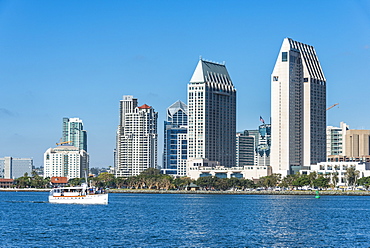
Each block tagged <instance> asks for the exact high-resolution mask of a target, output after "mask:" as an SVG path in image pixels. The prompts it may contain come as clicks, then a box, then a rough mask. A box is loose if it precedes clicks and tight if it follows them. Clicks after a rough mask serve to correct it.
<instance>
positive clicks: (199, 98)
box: [188, 59, 236, 167]
mask: <svg viewBox="0 0 370 248" xmlns="http://www.w3.org/2000/svg"><path fill="white" fill-rule="evenodd" d="M188 116H189V119H188V160H192V159H196V158H201V159H208V160H209V161H217V162H219V164H220V165H221V166H225V167H233V166H235V165H236V162H235V158H236V137H235V134H236V89H235V88H234V86H233V83H232V81H231V78H230V76H229V73H228V72H227V70H226V66H225V65H224V64H219V63H214V62H209V61H205V60H203V59H200V60H199V63H198V65H197V67H196V69H195V71H194V74H193V76H192V78H191V80H190V82H189V85H188Z"/></svg>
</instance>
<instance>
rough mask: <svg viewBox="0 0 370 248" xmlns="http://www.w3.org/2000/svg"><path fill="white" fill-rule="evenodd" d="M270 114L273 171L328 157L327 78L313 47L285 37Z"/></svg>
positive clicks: (274, 75)
mask: <svg viewBox="0 0 370 248" xmlns="http://www.w3.org/2000/svg"><path fill="white" fill-rule="evenodd" d="M271 115H272V119H271V135H272V137H271V143H272V144H271V166H272V169H273V173H281V174H282V175H283V176H285V175H287V174H293V173H295V172H296V171H298V170H299V169H301V168H302V166H309V165H311V164H316V163H318V162H323V161H325V160H326V79H325V77H324V74H323V72H322V69H321V66H320V63H319V59H318V57H317V55H316V52H315V49H314V47H313V46H309V45H306V44H303V43H300V42H297V41H294V40H292V39H290V38H286V39H284V41H283V45H282V46H281V49H280V52H279V55H278V59H277V61H276V64H275V67H274V70H273V72H272V75H271Z"/></svg>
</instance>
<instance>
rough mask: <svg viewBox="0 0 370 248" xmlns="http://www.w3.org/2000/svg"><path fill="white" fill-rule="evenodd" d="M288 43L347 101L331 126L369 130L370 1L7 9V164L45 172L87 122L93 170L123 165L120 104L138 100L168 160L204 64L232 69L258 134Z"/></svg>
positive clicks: (1, 74) (16, 4)
mask: <svg viewBox="0 0 370 248" xmlns="http://www.w3.org/2000/svg"><path fill="white" fill-rule="evenodd" d="M285 37H290V38H292V39H295V40H297V41H300V42H303V43H306V44H309V45H313V46H314V47H315V49H316V52H317V54H318V57H319V60H320V62H321V66H322V68H323V71H324V74H325V76H326V79H327V105H328V106H330V105H332V104H334V103H340V104H339V105H338V106H339V107H335V108H333V109H331V110H329V111H328V118H327V120H328V125H334V126H338V125H339V122H340V121H344V122H346V123H348V124H349V125H350V128H352V129H370V115H369V110H368V109H369V105H370V104H369V102H368V97H369V96H368V95H369V92H370V75H369V74H370V2H369V1H356V0H354V1H347V0H342V1H341V0H335V1H334V0H333V1H312V0H311V1H274V0H271V1H247V0H241V1H234V0H230V1H218V0H203V1H196V0H186V1H185V0H183V1H181V0H179V1H152V0H148V1H140V0H139V1H118V0H117V1H38V0H35V1H28V0H22V1H18V0H10V1H0V85H1V86H0V87H1V88H0V93H1V96H0V127H1V128H0V157H4V156H12V157H33V158H34V164H35V166H37V167H39V166H40V165H42V163H43V154H44V152H45V151H46V150H47V149H48V148H49V147H55V143H56V142H58V141H59V139H60V137H61V135H62V118H63V117H79V118H81V119H82V120H83V122H84V126H85V129H86V130H87V131H88V150H89V151H88V152H89V153H90V159H91V162H90V167H107V166H110V165H113V149H114V148H115V134H116V128H117V125H118V111H119V110H118V108H119V100H120V99H122V96H123V95H134V96H135V97H137V98H138V99H139V104H144V103H146V104H148V105H151V106H153V107H154V108H155V110H156V111H158V112H159V117H158V124H159V125H158V130H159V150H158V157H159V158H161V154H162V144H163V130H162V129H163V121H164V119H165V111H166V108H167V107H168V106H170V105H171V104H172V103H174V102H175V101H177V100H182V101H184V102H185V103H186V93H187V84H188V82H189V80H190V78H191V75H192V73H193V71H194V69H195V67H196V65H197V62H198V60H199V56H202V57H203V58H204V59H207V60H211V61H216V62H223V61H225V62H226V67H227V69H228V71H229V74H230V76H231V79H232V80H233V83H234V85H235V87H236V89H237V108H238V109H237V130H238V131H241V130H244V129H255V128H256V127H257V126H258V125H259V124H260V122H259V116H262V117H263V118H264V119H265V120H269V117H270V74H271V72H272V69H273V66H274V64H275V60H276V57H277V54H278V52H279V49H280V46H281V43H282V41H283V39H284V38H285ZM160 161H161V159H160Z"/></svg>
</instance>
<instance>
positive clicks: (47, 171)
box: [44, 145, 89, 179]
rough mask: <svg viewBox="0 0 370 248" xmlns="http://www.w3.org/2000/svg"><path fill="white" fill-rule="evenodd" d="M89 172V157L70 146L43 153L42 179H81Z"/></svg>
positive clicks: (84, 152)
mask: <svg viewBox="0 0 370 248" xmlns="http://www.w3.org/2000/svg"><path fill="white" fill-rule="evenodd" d="M88 172H89V155H88V154H87V153H86V151H85V150H80V149H79V148H77V147H74V146H71V145H62V146H58V147H56V148H49V149H48V150H47V151H46V152H45V153H44V178H46V177H50V178H51V177H67V178H68V179H71V178H82V177H85V173H88Z"/></svg>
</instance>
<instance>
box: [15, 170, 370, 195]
mask: <svg viewBox="0 0 370 248" xmlns="http://www.w3.org/2000/svg"><path fill="white" fill-rule="evenodd" d="M359 175H360V173H359V171H357V170H356V169H355V168H354V167H348V168H347V171H346V176H345V183H346V185H348V186H357V185H363V186H364V187H366V188H369V187H370V177H362V178H360V179H359ZM84 182H85V178H73V179H70V180H69V185H70V186H77V185H81V184H82V183H84ZM88 183H89V184H91V185H92V186H96V187H102V188H128V189H163V190H170V189H179V190H184V189H187V188H189V185H190V184H191V183H194V184H196V185H197V186H199V187H200V188H201V189H207V190H228V189H235V190H245V189H247V188H258V187H263V188H273V187H283V188H291V189H292V188H296V187H303V186H310V187H315V188H322V189H326V188H329V187H336V186H337V184H338V173H337V172H333V173H331V174H326V175H320V174H317V173H316V172H312V173H310V174H308V175H305V174H294V175H288V176H286V177H284V178H282V177H281V175H280V174H272V175H269V176H265V177H261V178H260V179H259V180H258V182H256V183H255V182H253V181H252V180H249V179H243V178H235V177H233V178H218V177H214V176H206V177H200V178H198V179H197V180H192V179H190V178H189V177H181V178H173V177H171V176H170V175H164V174H161V173H160V170H158V169H154V168H149V169H147V170H145V171H143V172H142V173H141V174H140V175H138V176H133V177H128V178H122V177H115V176H114V175H113V174H110V173H108V172H103V173H101V174H99V175H98V176H97V177H93V178H88ZM50 186H51V185H50V179H49V178H43V177H41V176H39V175H37V173H36V172H34V171H33V172H32V174H31V176H28V174H27V173H25V174H24V176H22V177H20V178H17V179H15V187H18V188H47V187H50Z"/></svg>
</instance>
